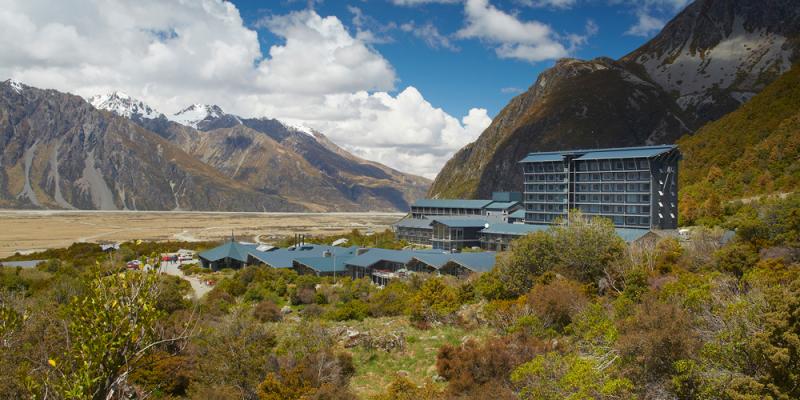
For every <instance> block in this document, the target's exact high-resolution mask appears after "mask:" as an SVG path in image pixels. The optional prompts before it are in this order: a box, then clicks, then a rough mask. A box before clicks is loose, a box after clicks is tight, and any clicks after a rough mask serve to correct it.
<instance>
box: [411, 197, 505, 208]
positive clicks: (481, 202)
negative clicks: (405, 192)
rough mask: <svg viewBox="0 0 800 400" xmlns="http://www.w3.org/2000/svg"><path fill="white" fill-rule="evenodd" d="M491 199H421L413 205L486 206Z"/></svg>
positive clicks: (435, 206)
mask: <svg viewBox="0 0 800 400" xmlns="http://www.w3.org/2000/svg"><path fill="white" fill-rule="evenodd" d="M491 202H492V201H491V200H459V199H447V200H446V199H419V200H417V201H416V202H415V203H414V204H413V205H412V207H431V208H470V209H474V208H484V207H486V206H487V205H489V204H490V203H491Z"/></svg>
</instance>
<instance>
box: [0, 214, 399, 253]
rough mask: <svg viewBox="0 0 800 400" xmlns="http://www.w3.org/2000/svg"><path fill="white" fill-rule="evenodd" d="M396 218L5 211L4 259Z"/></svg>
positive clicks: (0, 248)
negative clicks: (84, 246) (78, 245)
mask: <svg viewBox="0 0 800 400" xmlns="http://www.w3.org/2000/svg"><path fill="white" fill-rule="evenodd" d="M401 217H402V214H395V213H308V214H303V213H210V212H98V211H17V210H0V227H2V229H0V258H3V257H8V256H10V255H12V254H14V253H16V252H20V253H23V254H24V253H30V252H35V251H41V250H46V249H52V248H59V247H67V246H69V245H70V244H72V243H75V242H120V241H129V240H137V239H142V240H153V241H163V240H180V241H203V240H220V239H223V238H227V237H230V235H231V232H233V233H234V234H235V235H236V238H237V239H239V240H243V241H252V242H265V243H270V242H271V241H273V240H277V239H278V238H280V237H284V236H287V235H294V234H295V233H302V234H308V235H320V234H334V233H338V232H348V231H351V230H353V229H359V230H361V231H362V232H369V231H382V230H384V229H386V228H387V227H388V226H389V225H390V224H391V223H393V222H395V221H397V220H398V219H400V218H401Z"/></svg>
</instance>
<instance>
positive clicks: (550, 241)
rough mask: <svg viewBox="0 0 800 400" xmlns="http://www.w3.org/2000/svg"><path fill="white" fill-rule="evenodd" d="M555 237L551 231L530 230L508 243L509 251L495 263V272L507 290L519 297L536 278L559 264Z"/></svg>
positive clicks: (531, 285)
mask: <svg viewBox="0 0 800 400" xmlns="http://www.w3.org/2000/svg"><path fill="white" fill-rule="evenodd" d="M560 261H561V260H560V258H559V256H558V253H557V252H556V249H555V238H554V237H553V235H552V234H551V233H550V232H546V231H539V232H534V233H529V234H528V235H525V236H524V237H522V238H519V239H517V240H515V241H513V242H512V243H511V252H510V253H509V254H508V255H506V256H504V257H502V258H501V259H500V260H499V263H498V268H497V270H498V275H499V278H500V280H501V281H502V282H503V284H504V286H505V288H506V290H508V291H509V292H511V293H512V294H514V295H516V296H519V295H522V294H524V293H527V292H528V291H529V290H530V289H531V287H533V284H534V282H535V280H536V277H537V276H539V275H541V274H543V273H545V272H547V271H550V270H551V269H553V268H555V267H556V266H558V265H559V264H560Z"/></svg>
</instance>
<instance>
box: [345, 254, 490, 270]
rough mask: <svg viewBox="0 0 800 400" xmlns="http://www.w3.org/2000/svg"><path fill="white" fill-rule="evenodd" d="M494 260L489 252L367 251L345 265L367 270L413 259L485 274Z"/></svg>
mask: <svg viewBox="0 0 800 400" xmlns="http://www.w3.org/2000/svg"><path fill="white" fill-rule="evenodd" d="M495 258H496V254H495V253H494V252H491V251H485V252H480V253H444V252H442V251H440V250H439V251H437V250H432V251H419V250H387V249H369V250H368V251H367V252H366V253H364V254H362V255H360V256H356V257H353V258H351V259H350V260H348V261H347V262H346V264H347V265H352V266H357V267H364V268H368V267H371V266H373V265H375V264H377V263H378V262H381V261H389V262H396V263H400V264H408V262H409V261H411V260H412V259H415V260H418V261H420V262H422V263H424V264H427V265H429V266H431V267H433V268H436V269H439V268H442V267H444V266H445V265H447V263H450V262H454V263H456V264H458V265H461V266H462V267H464V268H467V269H469V270H471V271H474V272H486V271H490V270H491V269H492V268H493V267H494V264H495Z"/></svg>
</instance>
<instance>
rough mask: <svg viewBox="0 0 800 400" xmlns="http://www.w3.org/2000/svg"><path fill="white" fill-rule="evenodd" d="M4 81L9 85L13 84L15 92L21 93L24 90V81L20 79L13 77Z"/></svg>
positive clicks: (12, 87)
mask: <svg viewBox="0 0 800 400" xmlns="http://www.w3.org/2000/svg"><path fill="white" fill-rule="evenodd" d="M4 83H7V84H8V86H11V89H12V90H14V91H15V92H17V94H21V93H22V90H23V89H24V88H23V85H22V82H20V81H18V80H16V79H13V78H12V79H9V80H7V81H5V82H4Z"/></svg>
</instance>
